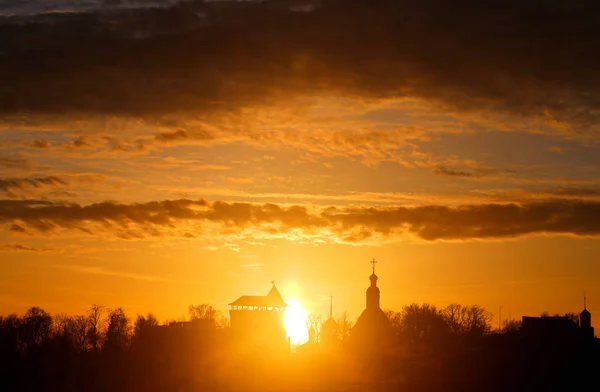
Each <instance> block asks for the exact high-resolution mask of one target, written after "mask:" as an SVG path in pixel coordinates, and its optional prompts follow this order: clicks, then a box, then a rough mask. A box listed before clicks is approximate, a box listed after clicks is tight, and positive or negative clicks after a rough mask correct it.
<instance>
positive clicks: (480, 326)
mask: <svg viewBox="0 0 600 392" xmlns="http://www.w3.org/2000/svg"><path fill="white" fill-rule="evenodd" d="M491 321H492V314H491V313H490V312H489V311H488V310H486V309H485V308H483V307H481V306H479V305H471V306H469V307H467V308H466V309H465V317H464V324H465V330H466V332H467V333H469V334H475V335H485V334H487V333H489V332H490V331H491V329H492V327H491V325H490V322H491Z"/></svg>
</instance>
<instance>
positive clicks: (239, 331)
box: [229, 282, 289, 350]
mask: <svg viewBox="0 0 600 392" xmlns="http://www.w3.org/2000/svg"><path fill="white" fill-rule="evenodd" d="M272 283H273V287H271V290H269V292H268V294H267V295H244V296H241V297H240V298H238V299H237V300H235V301H233V302H232V303H230V304H229V306H230V309H229V317H230V320H231V331H232V335H233V336H234V338H235V339H237V340H238V341H239V342H240V343H243V345H244V347H252V348H255V349H259V350H260V349H269V350H270V349H282V348H286V347H287V349H289V342H288V341H287V339H286V331H285V325H284V316H285V309H286V307H287V306H288V305H287V304H286V303H285V301H284V300H283V297H282V296H281V294H280V293H279V290H277V287H276V286H275V282H272Z"/></svg>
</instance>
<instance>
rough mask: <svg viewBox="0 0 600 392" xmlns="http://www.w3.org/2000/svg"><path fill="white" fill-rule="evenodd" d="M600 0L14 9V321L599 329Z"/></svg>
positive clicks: (8, 271) (3, 284) (6, 282)
mask: <svg viewBox="0 0 600 392" xmlns="http://www.w3.org/2000/svg"><path fill="white" fill-rule="evenodd" d="M599 11H600V4H598V3H597V2H594V1H573V2H565V1H558V0H552V1H532V0H528V1H521V0H520V1H517V0H508V1H504V2H493V1H481V0H478V1H470V0H464V1H455V2H442V1H434V0H423V1H420V2H412V1H404V0H368V1H367V0H314V1H299V0H298V1H292V0H265V1H252V0H250V1H197V0H196V1H194V0H193V1H179V2H178V1H175V0H173V1H159V0H156V1H125V0H104V1H91V0H89V1H79V0H78V1H75V0H72V1H71V0H48V1H27V2H24V1H16V0H12V1H11V0H9V1H2V2H0V35H1V36H2V37H3V39H2V41H1V42H0V75H1V76H0V260H1V261H0V313H2V314H6V313H9V312H23V311H24V310H25V309H27V308H28V307H30V306H33V305H37V306H41V307H43V308H44V309H46V310H47V311H50V312H53V313H55V312H66V313H82V312H84V311H85V310H86V309H87V308H88V307H89V306H90V305H91V304H93V303H97V304H102V305H105V306H107V307H109V308H116V307H119V306H120V307H123V308H124V309H125V310H126V311H127V312H128V313H130V314H136V313H146V312H150V311H151V312H154V313H155V314H156V315H157V316H158V317H159V318H161V319H181V318H183V317H185V314H186V311H187V307H188V305H190V304H199V303H208V304H211V305H213V306H214V307H216V308H217V309H220V310H223V311H227V304H228V303H229V302H232V301H234V300H235V299H236V298H238V297H239V296H241V295H261V294H266V293H267V292H268V290H269V289H270V286H271V281H275V282H276V284H277V286H278V287H279V289H280V291H281V293H282V295H283V296H284V297H285V298H294V299H297V300H300V301H301V302H302V304H303V305H304V307H305V308H307V310H308V311H309V312H315V313H320V314H326V313H327V312H328V309H329V299H330V297H333V304H334V306H333V309H334V315H339V314H341V313H342V312H343V311H347V312H348V314H349V315H350V317H351V318H356V317H358V315H359V314H360V312H361V311H362V310H363V309H364V306H365V290H366V288H367V286H368V283H369V281H368V276H369V275H370V273H371V265H370V264H369V261H370V260H371V259H372V258H376V259H377V260H378V264H377V267H376V268H377V274H378V275H379V287H380V289H381V293H382V295H381V305H382V307H384V308H389V309H395V310H400V309H401V308H402V306H404V305H406V304H409V303H412V302H419V303H423V302H428V303H432V304H434V305H436V306H439V307H444V306H446V305H448V304H450V303H461V304H465V305H468V304H479V305H482V306H485V307H486V308H487V309H489V310H490V311H492V312H493V313H494V319H493V321H492V322H493V323H494V324H495V325H496V323H497V322H498V313H499V308H500V307H502V317H503V318H504V319H506V318H508V317H512V318H519V317H520V316H522V315H538V314H540V313H541V312H544V311H548V312H550V313H565V312H579V311H580V310H581V309H582V307H583V295H584V294H583V293H584V292H585V293H586V295H587V304H588V309H589V310H590V311H591V312H592V317H593V315H594V314H598V313H600V264H599V260H600V241H599V240H598V239H599V236H600V123H599V121H598V120H599V119H600V73H598V69H600V55H599V52H598V51H597V50H596V49H597V42H600V20H598V18H599V17H598V15H600V12H599Z"/></svg>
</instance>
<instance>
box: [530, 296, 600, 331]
mask: <svg viewBox="0 0 600 392" xmlns="http://www.w3.org/2000/svg"><path fill="white" fill-rule="evenodd" d="M586 305H587V304H586V298H585V296H584V297H583V310H582V311H581V313H579V324H577V323H576V322H575V321H573V320H572V319H571V318H569V317H568V316H567V315H565V316H540V317H531V316H523V319H522V323H521V332H522V333H523V334H524V335H525V336H527V337H528V338H530V339H538V340H539V339H547V340H568V339H576V338H585V339H588V338H592V339H593V338H594V327H592V314H591V313H590V311H589V310H587V306H586Z"/></svg>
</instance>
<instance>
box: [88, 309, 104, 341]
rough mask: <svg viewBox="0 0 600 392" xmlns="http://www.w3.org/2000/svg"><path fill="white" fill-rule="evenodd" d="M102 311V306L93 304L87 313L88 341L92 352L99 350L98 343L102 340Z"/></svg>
mask: <svg viewBox="0 0 600 392" xmlns="http://www.w3.org/2000/svg"><path fill="white" fill-rule="evenodd" d="M102 313H104V306H101V305H97V304H93V305H92V306H91V308H90V309H89V310H88V314H87V318H88V323H89V328H88V341H89V344H90V346H91V348H92V351H94V352H98V350H100V343H101V342H102V324H103V322H102Z"/></svg>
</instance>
